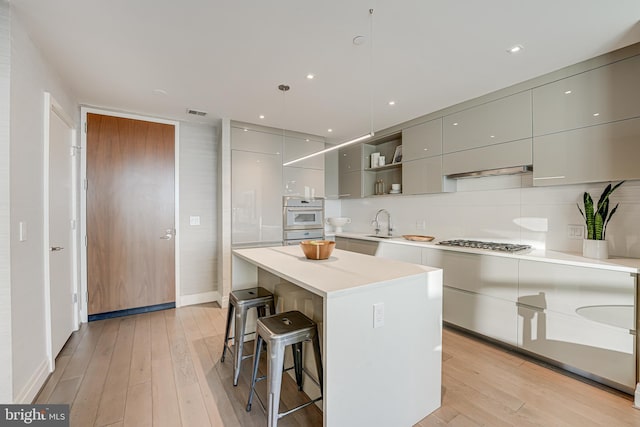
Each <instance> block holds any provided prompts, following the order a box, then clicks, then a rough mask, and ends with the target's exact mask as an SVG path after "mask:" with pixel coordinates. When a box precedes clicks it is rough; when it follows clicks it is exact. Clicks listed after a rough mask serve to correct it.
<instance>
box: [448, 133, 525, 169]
mask: <svg viewBox="0 0 640 427" xmlns="http://www.w3.org/2000/svg"><path fill="white" fill-rule="evenodd" d="M532 162H533V154H532V140H531V138H528V139H523V140H520V141H512V142H505V143H503V144H495V145H489V146H487V147H481V148H475V149H473V150H466V151H459V152H456V153H449V154H445V155H443V156H442V173H443V174H444V175H452V174H456V173H463V172H475V171H481V170H490V169H499V168H506V167H510V166H522V165H530V164H532ZM534 170H535V168H534Z"/></svg>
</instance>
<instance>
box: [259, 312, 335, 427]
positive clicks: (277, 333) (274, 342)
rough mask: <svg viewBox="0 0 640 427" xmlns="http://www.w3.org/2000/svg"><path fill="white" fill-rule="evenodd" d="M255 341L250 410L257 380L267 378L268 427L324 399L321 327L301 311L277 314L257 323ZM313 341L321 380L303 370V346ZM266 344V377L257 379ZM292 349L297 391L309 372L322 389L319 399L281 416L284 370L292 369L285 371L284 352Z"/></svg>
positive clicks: (274, 425) (274, 426) (261, 319)
mask: <svg viewBox="0 0 640 427" xmlns="http://www.w3.org/2000/svg"><path fill="white" fill-rule="evenodd" d="M256 334H257V337H256V340H255V352H254V356H253V374H252V375H251V388H250V390H249V400H248V402H247V411H250V410H251V403H252V400H253V395H254V393H255V385H256V382H257V381H260V380H263V379H265V378H266V379H267V390H268V404H267V409H266V410H267V417H268V425H269V427H276V426H277V424H278V420H279V419H280V418H282V417H284V416H285V415H289V414H290V413H292V412H294V411H297V410H299V409H302V408H304V407H307V406H309V405H312V404H313V403H315V402H317V401H319V400H321V399H322V393H323V390H322V358H321V355H320V340H319V337H318V326H317V325H316V323H315V322H314V321H313V320H311V319H309V318H308V317H307V316H305V315H304V314H302V313H301V312H299V311H288V312H285V313H280V314H276V315H274V316H268V317H262V318H259V319H258V321H257V328H256ZM305 341H311V343H312V345H313V351H314V359H315V364H316V371H317V373H318V380H317V381H315V380H314V379H313V377H312V376H311V375H309V373H308V372H307V371H306V370H305V369H304V368H303V361H304V359H303V355H302V343H303V342H305ZM263 342H266V344H267V375H266V377H260V378H257V375H258V364H259V362H260V352H261V351H262V343H263ZM288 345H290V346H292V347H291V351H292V353H293V361H294V366H293V369H295V374H296V375H295V376H296V383H297V384H298V390H302V374H303V372H304V373H306V374H307V375H308V376H309V378H310V379H311V380H312V381H314V382H315V383H316V384H317V385H318V386H319V387H320V397H318V398H316V399H312V400H311V401H309V402H306V403H304V404H302V405H299V406H297V407H295V408H293V409H291V410H289V411H287V412H284V413H280V412H279V411H280V389H281V386H282V374H283V371H287V370H289V369H292V368H288V369H283V365H284V351H285V348H286V346H288ZM258 401H259V402H260V404H261V405H262V407H263V408H265V405H264V403H263V402H262V400H261V399H260V396H258Z"/></svg>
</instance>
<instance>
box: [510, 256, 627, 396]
mask: <svg viewBox="0 0 640 427" xmlns="http://www.w3.org/2000/svg"><path fill="white" fill-rule="evenodd" d="M519 270H520V271H519V282H520V283H519V289H518V346H519V347H520V348H523V349H525V350H527V351H530V352H533V353H536V354H538V355H541V356H544V357H546V358H549V359H552V360H555V361H556V362H559V363H561V364H562V365H564V366H566V367H568V368H569V369H571V368H574V369H578V370H580V371H583V372H588V373H590V374H593V375H597V376H598V377H600V378H601V379H602V380H604V382H607V383H609V384H610V385H613V386H615V387H617V388H621V389H624V390H625V391H627V392H631V391H632V390H633V389H634V387H635V382H636V364H635V352H636V350H635V349H636V345H635V340H636V338H635V333H636V326H635V320H634V319H635V317H634V307H635V285H636V283H635V282H636V278H635V277H633V276H632V275H630V274H629V273H624V272H617V271H607V270H600V269H594V268H585V267H574V266H568V265H559V264H551V263H542V262H535V261H525V260H521V261H520V267H519Z"/></svg>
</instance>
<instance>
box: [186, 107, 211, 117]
mask: <svg viewBox="0 0 640 427" xmlns="http://www.w3.org/2000/svg"><path fill="white" fill-rule="evenodd" d="M187 114H193V115H194V116H200V117H204V116H206V115H207V113H206V112H204V111H198V110H192V109H191V108H187Z"/></svg>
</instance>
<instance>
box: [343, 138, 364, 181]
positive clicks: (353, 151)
mask: <svg viewBox="0 0 640 427" xmlns="http://www.w3.org/2000/svg"><path fill="white" fill-rule="evenodd" d="M363 162H364V158H363V154H362V144H356V145H353V146H350V147H346V148H343V149H341V150H340V152H339V155H338V172H339V173H340V174H344V173H349V172H355V171H361V170H362V166H363Z"/></svg>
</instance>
